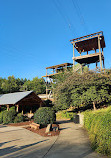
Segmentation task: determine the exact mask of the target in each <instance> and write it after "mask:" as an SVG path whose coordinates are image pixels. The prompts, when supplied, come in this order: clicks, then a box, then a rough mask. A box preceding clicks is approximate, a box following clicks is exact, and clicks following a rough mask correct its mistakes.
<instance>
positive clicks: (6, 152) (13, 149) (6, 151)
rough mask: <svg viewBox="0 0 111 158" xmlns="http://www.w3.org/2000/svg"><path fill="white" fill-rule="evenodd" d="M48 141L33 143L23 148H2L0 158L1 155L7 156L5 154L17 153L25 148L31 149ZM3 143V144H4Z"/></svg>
mask: <svg viewBox="0 0 111 158" xmlns="http://www.w3.org/2000/svg"><path fill="white" fill-rule="evenodd" d="M47 140H49V139H46V140H43V141H39V142H36V143H33V144H28V145H24V146H20V147H16V146H10V147H6V148H3V149H0V156H3V155H7V154H11V153H13V152H16V151H19V150H21V149H25V148H27V147H32V146H34V145H36V144H39V143H42V142H45V141H47ZM4 143H5V142H4Z"/></svg>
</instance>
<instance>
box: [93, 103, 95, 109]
mask: <svg viewBox="0 0 111 158" xmlns="http://www.w3.org/2000/svg"><path fill="white" fill-rule="evenodd" d="M93 109H94V110H96V105H95V102H93Z"/></svg>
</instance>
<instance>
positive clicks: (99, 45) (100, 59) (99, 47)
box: [98, 36, 102, 70]
mask: <svg viewBox="0 0 111 158" xmlns="http://www.w3.org/2000/svg"><path fill="white" fill-rule="evenodd" d="M98 49H99V53H100V55H99V61H100V69H101V70H102V58H101V44H100V36H98Z"/></svg>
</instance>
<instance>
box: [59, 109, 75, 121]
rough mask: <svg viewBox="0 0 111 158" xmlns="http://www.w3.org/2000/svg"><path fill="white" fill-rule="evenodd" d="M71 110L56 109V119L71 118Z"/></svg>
mask: <svg viewBox="0 0 111 158" xmlns="http://www.w3.org/2000/svg"><path fill="white" fill-rule="evenodd" d="M73 114H74V113H73V112H70V111H67V110H63V111H58V112H57V113H56V118H57V119H71V120H72V119H73Z"/></svg>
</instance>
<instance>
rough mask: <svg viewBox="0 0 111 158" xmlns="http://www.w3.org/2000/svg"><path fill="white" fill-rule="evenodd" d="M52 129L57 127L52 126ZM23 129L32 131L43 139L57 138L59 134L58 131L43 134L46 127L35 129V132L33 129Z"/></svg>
mask: <svg viewBox="0 0 111 158" xmlns="http://www.w3.org/2000/svg"><path fill="white" fill-rule="evenodd" d="M52 127H59V125H57V124H52ZM24 128H26V129H27V130H29V131H32V132H34V133H37V134H39V135H41V136H43V137H50V136H57V135H59V134H60V131H59V130H58V131H50V132H49V133H45V131H46V127H44V128H41V129H37V130H34V129H32V128H30V127H24Z"/></svg>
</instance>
